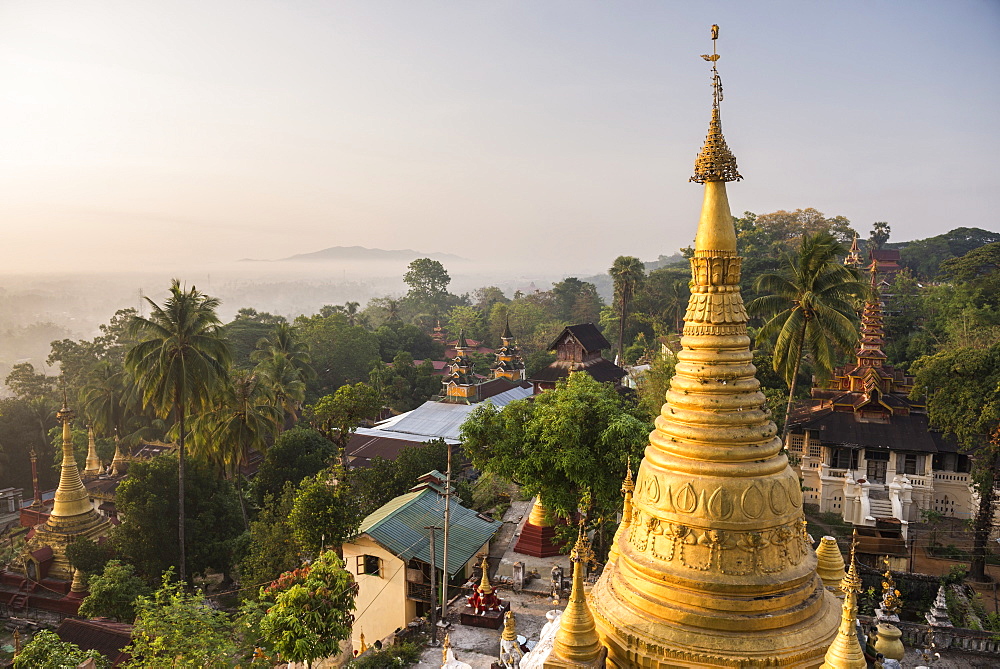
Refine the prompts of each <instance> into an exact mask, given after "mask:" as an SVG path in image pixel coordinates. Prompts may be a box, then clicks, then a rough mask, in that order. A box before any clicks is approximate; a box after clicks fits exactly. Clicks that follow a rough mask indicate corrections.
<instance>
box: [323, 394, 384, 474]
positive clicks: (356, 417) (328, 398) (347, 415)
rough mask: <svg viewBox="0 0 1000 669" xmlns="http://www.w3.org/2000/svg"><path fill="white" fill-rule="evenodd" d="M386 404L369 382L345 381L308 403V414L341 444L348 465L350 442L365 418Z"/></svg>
mask: <svg viewBox="0 0 1000 669" xmlns="http://www.w3.org/2000/svg"><path fill="white" fill-rule="evenodd" d="M381 408H382V398H381V397H380V396H379V393H378V391H377V390H375V389H374V388H372V387H371V386H369V385H368V384H367V383H355V384H354V385H353V386H350V385H343V386H341V387H340V388H337V391H336V392H335V393H333V394H332V395H325V396H324V397H321V398H320V399H319V401H318V402H316V403H315V404H312V405H310V406H308V407H306V415H307V416H308V418H309V422H310V423H311V424H312V425H313V427H314V428H316V429H317V430H319V431H320V432H321V433H322V434H323V435H324V436H325V437H326V438H327V439H329V440H330V441H332V442H333V443H334V444H336V445H337V449H338V450H339V452H340V458H341V463H342V464H343V465H344V468H345V469H346V467H347V442H349V441H350V440H351V435H353V434H354V431H355V430H357V429H358V426H359V425H360V424H361V421H363V420H365V419H368V418H374V417H375V416H377V415H378V412H379V410H381Z"/></svg>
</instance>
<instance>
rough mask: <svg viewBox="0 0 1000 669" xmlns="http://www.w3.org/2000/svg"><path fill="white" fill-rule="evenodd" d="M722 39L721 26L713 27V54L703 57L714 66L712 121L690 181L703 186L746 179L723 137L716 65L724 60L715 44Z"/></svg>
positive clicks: (720, 87) (720, 83) (720, 88)
mask: <svg viewBox="0 0 1000 669" xmlns="http://www.w3.org/2000/svg"><path fill="white" fill-rule="evenodd" d="M718 39H719V26H717V25H713V26H712V54H711V55H709V54H702V55H701V57H702V58H704V59H705V60H707V61H709V62H710V63H712V120H711V121H710V122H709V124H708V136H706V137H705V145H704V146H703V147H701V153H699V154H698V157H697V158H695V161H694V176H693V177H691V178H690V179H689V181H694V182H697V183H700V184H703V183H706V182H709V181H740V180H741V179H743V177H742V176H740V173H739V171H738V170H737V169H736V156H734V155H733V153H732V151H730V150H729V146H727V145H726V138H725V137H723V136H722V116H721V115H720V113H719V103H720V102H722V78H721V77H720V76H719V70H718V69H716V67H715V63H716V62H718V60H719V58H721V56H720V55H719V54H718V53H716V47H715V43H716V41H717V40H718Z"/></svg>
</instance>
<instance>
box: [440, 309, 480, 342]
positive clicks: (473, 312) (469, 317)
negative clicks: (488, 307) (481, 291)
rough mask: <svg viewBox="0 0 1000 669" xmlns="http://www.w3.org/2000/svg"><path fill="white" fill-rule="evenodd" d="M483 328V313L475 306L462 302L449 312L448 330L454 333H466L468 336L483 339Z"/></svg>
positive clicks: (456, 334) (455, 334)
mask: <svg viewBox="0 0 1000 669" xmlns="http://www.w3.org/2000/svg"><path fill="white" fill-rule="evenodd" d="M481 329H482V313H481V312H480V311H479V310H478V309H476V308H475V307H469V306H466V305H463V304H460V305H458V306H454V307H452V308H451V310H450V311H449V312H448V332H450V333H451V334H452V335H454V336H458V335H461V334H462V333H464V334H465V336H466V337H474V338H477V339H481V338H482V334H481V333H480V330H481Z"/></svg>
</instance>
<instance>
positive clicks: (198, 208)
mask: <svg viewBox="0 0 1000 669" xmlns="http://www.w3.org/2000/svg"><path fill="white" fill-rule="evenodd" d="M712 23H718V24H720V26H721V39H720V41H719V52H720V53H721V54H722V59H721V60H720V61H719V70H720V73H721V74H722V78H723V83H724V85H725V94H726V98H725V101H724V102H723V127H724V130H725V134H726V138H727V140H728V142H729V145H730V147H731V148H732V149H733V151H734V153H735V154H736V157H737V159H738V161H739V165H740V171H741V172H742V174H743V176H744V177H745V181H743V182H740V183H738V184H732V185H730V189H729V190H730V201H731V203H732V206H733V209H734V212H735V213H739V212H742V211H743V210H751V211H755V212H758V213H766V212H770V211H774V210H777V209H795V208H798V207H816V208H817V209H819V210H821V211H823V212H825V213H827V214H828V215H838V214H839V215H844V216H847V217H848V218H850V219H851V221H852V223H853V224H854V225H855V226H856V227H857V228H858V229H859V230H861V231H862V233H863V234H864V233H866V232H867V231H868V229H869V228H870V226H871V223H872V222H873V221H876V220H886V221H889V223H890V224H891V226H892V231H893V240H896V241H899V240H905V239H913V238H919V237H925V236H929V235H933V234H938V233H940V232H944V231H946V230H949V229H951V228H954V227H958V226H974V227H983V228H987V229H992V230H1000V221H998V218H997V211H998V210H1000V188H998V187H997V185H996V182H997V176H998V174H997V172H998V170H997V158H996V156H997V155H1000V140H998V133H997V130H996V128H995V126H996V120H995V119H996V118H997V115H998V114H997V110H998V109H1000V85H998V84H1000V81H998V78H1000V77H998V71H1000V67H998V66H1000V39H997V35H998V34H1000V30H998V29H1000V3H998V2H995V1H994V2H987V1H985V0H983V1H950V2H920V1H916V0H910V1H907V2H886V1H877V0H876V1H872V0H867V1H863V2H862V1H845V2H837V3H833V2H822V3H821V2H802V1H798V2H755V3H748V2H699V3H692V2H628V1H623V2H614V3H609V2H585V1H580V0H576V1H567V2H544V1H537V0H536V1H535V2H499V1H498V2H474V1H472V2H458V1H454V2H420V1H414V0H408V1H401V2H387V1H378V0H367V1H364V2H301V1H298V2H297V1H288V0H286V1H282V2H278V1H275V2H257V1H253V0H249V1H247V0H243V1H239V2H237V1H211V0H208V1H204V0H203V1H200V2H170V3H162V2H150V1H143V0H131V1H118V2H86V1H84V2H38V3H35V2H32V3H29V2H2V3H0V221H2V222H3V231H4V238H5V243H4V244H2V245H0V267H2V268H3V270H4V271H29V270H34V271H37V270H38V269H40V266H43V265H44V266H48V265H51V266H58V267H60V268H62V269H70V270H75V269H79V270H83V269H87V268H91V269H92V268H94V267H97V266H99V267H104V268H106V267H110V266H114V267H120V268H123V269H130V268H134V267H139V266H142V267H150V266H158V267H164V268H172V267H175V266H176V267H181V266H198V267H206V268H208V267H211V266H212V265H213V263H219V262H221V261H227V260H233V259H237V258H243V257H257V258H276V257H283V256H287V255H291V254H294V253H301V252H308V251H313V250H316V249H319V248H324V247H327V246H334V245H362V246H370V247H381V248H415V249H419V250H423V251H441V252H449V253H455V254H458V255H462V256H465V257H469V258H473V259H475V260H479V261H482V262H483V263H488V264H493V265H496V264H497V263H498V261H501V260H502V261H503V262H505V263H510V264H511V265H512V267H513V266H516V267H524V266H539V265H545V266H547V267H550V268H552V269H555V270H560V269H562V268H566V269H567V270H574V271H577V272H581V273H582V272H583V271H584V270H585V269H590V268H592V269H595V270H600V269H603V268H606V267H607V266H609V265H610V263H611V261H612V260H613V259H614V257H615V256H617V255H620V254H631V255H638V256H640V257H642V258H644V259H652V258H655V257H656V256H657V255H659V254H661V253H663V254H670V253H672V252H674V251H675V250H676V249H677V248H678V247H680V246H686V245H687V244H689V243H690V241H691V240H692V239H693V236H694V228H695V225H696V223H697V214H698V209H699V207H700V203H701V193H700V189H699V187H698V186H696V185H694V184H688V183H687V178H688V177H689V176H690V173H691V169H692V164H693V160H694V157H695V155H696V153H697V151H698V149H699V148H700V146H701V143H702V141H703V138H704V134H705V131H706V128H707V124H708V116H709V108H710V103H711V89H710V87H709V82H710V80H709V66H708V64H707V63H705V62H704V61H702V60H701V59H700V58H699V57H698V56H699V54H702V53H707V52H710V50H711V41H710V39H709V26H710V25H711V24H712Z"/></svg>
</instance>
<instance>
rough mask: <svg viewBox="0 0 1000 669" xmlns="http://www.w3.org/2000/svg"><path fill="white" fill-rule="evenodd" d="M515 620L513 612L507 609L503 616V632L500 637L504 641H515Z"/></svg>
mask: <svg viewBox="0 0 1000 669" xmlns="http://www.w3.org/2000/svg"><path fill="white" fill-rule="evenodd" d="M516 623H517V621H516V620H514V612H513V611H507V613H505V614H504V616H503V633H502V634H501V635H500V638H501V639H502V640H504V641H516V640H517V629H516Z"/></svg>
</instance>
